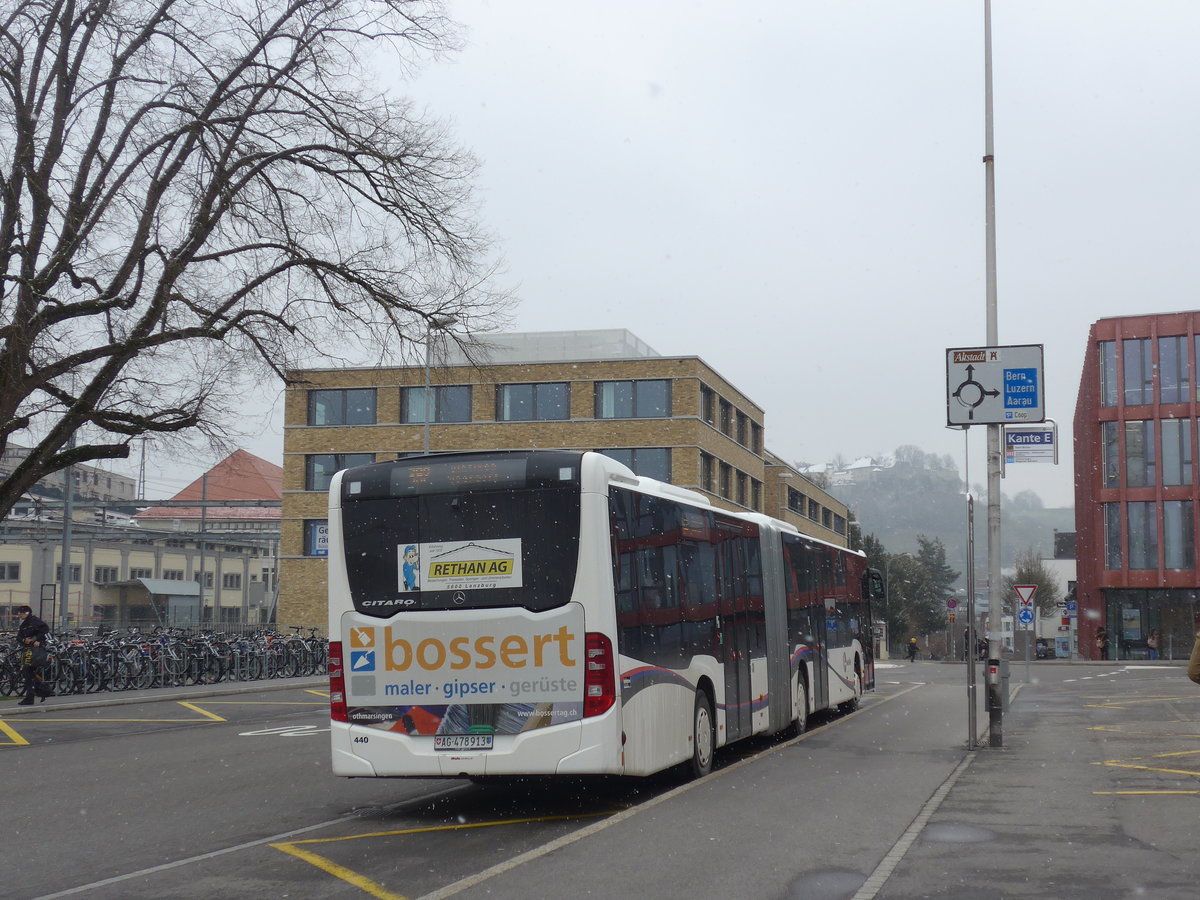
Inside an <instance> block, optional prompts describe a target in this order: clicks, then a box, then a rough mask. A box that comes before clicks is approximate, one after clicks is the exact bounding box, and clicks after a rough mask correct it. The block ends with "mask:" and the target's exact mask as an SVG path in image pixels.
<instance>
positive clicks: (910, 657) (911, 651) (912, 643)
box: [906, 637, 917, 662]
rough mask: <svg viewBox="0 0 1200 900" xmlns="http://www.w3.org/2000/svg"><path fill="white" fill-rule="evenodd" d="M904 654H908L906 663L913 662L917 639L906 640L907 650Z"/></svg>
mask: <svg viewBox="0 0 1200 900" xmlns="http://www.w3.org/2000/svg"><path fill="white" fill-rule="evenodd" d="M906 652H907V653H908V661H909V662H915V661H916V659H917V639H916V638H915V637H914V638H909V639H908V648H907V651H906Z"/></svg>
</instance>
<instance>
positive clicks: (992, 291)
mask: <svg viewBox="0 0 1200 900" xmlns="http://www.w3.org/2000/svg"><path fill="white" fill-rule="evenodd" d="M983 94H984V104H983V106H984V117H983V134H984V136H983V144H984V147H983V172H984V213H985V215H984V218H985V220H986V221H985V228H984V250H985V257H986V261H985V269H986V273H985V280H986V284H987V343H988V346H991V347H994V346H996V345H997V344H998V343H999V342H1000V339H999V331H1000V328H999V319H998V315H997V311H996V307H997V300H996V294H997V291H996V160H995V148H994V147H993V140H992V0H983ZM987 492H988V500H987V502H988V516H987V519H988V678H987V691H988V713H989V716H988V738H989V740H988V745H989V746H990V747H992V748H993V749H999V748H1000V747H1003V746H1004V732H1003V709H1004V706H1003V702H1002V697H1001V696H1000V689H1001V684H1000V636H1001V631H1000V628H1001V627H1002V626H1001V622H1002V619H1001V616H1002V614H1003V604H1002V602H1001V599H1000V425H988V427H987Z"/></svg>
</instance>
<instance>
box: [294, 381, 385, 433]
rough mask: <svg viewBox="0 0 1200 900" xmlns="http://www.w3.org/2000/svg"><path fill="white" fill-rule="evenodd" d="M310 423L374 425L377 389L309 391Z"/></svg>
mask: <svg viewBox="0 0 1200 900" xmlns="http://www.w3.org/2000/svg"><path fill="white" fill-rule="evenodd" d="M308 424H309V425H374V424H375V389H374V388H350V389H348V390H316V391H309V392H308Z"/></svg>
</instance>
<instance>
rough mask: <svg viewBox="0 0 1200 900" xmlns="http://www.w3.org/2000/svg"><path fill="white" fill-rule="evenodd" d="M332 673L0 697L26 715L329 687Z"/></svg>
mask: <svg viewBox="0 0 1200 900" xmlns="http://www.w3.org/2000/svg"><path fill="white" fill-rule="evenodd" d="M328 686H329V676H327V675H307V676H301V677H299V678H269V679H260V680H258V681H218V682H217V683H216V684H187V685H180V686H178V687H165V688H148V689H146V690H141V691H97V692H96V693H94V694H65V695H62V696H54V697H50V698H49V699H47V700H46V702H45V703H41V702H35V703H34V704H33V706H18V705H17V701H18V700H20V699H21V696H20V694H14V695H13V696H11V697H0V715H2V716H6V717H7V716H22V715H36V714H37V713H43V712H56V711H62V710H69V709H97V708H104V707H108V706H128V705H130V704H133V703H153V702H154V701H157V700H170V701H177V700H195V699H196V698H200V697H224V696H229V695H232V694H251V693H257V692H260V691H288V690H297V689H305V688H313V687H319V688H327V687H328Z"/></svg>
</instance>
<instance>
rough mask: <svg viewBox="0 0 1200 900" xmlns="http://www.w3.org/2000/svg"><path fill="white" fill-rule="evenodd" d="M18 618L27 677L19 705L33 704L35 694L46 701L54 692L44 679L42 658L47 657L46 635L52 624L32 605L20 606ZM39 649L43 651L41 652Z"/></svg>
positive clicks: (20, 645)
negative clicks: (40, 615)
mask: <svg viewBox="0 0 1200 900" xmlns="http://www.w3.org/2000/svg"><path fill="white" fill-rule="evenodd" d="M17 618H18V619H20V620H21V624H20V625H19V626H18V627H17V648H18V649H19V650H21V651H22V652H21V675H22V676H23V677H24V679H25V697H24V699H22V700H21V702H20V703H18V704H17V706H32V705H33V695H34V694H37V695H38V696H39V697H41V698H42V702H43V703H45V702H46V698H47V697H49V696H51V695H52V694H53V693H54V689H53V688H51V687H50V686H49V685H48V684H46V682H45V681H43V680H42V676H41V669H42V660H44V659H45V655H46V651H45V644H46V635H48V634H49V633H50V626H49V625H47V624H46V623H45V622H43V621H42V620H41V619H39V618H38V617H37V616H35V615H34V614H33V609H32V607H29V606H18V607H17ZM39 651H41V652H40V653H39Z"/></svg>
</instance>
